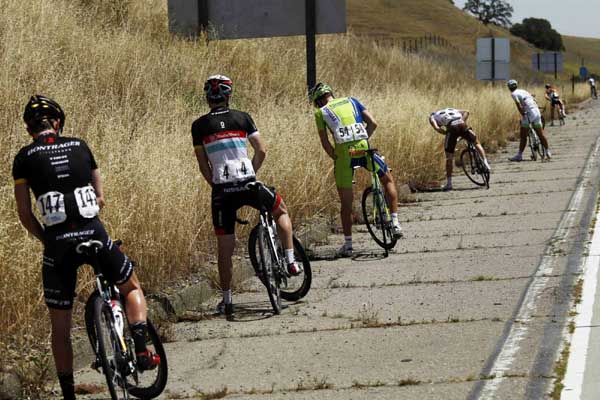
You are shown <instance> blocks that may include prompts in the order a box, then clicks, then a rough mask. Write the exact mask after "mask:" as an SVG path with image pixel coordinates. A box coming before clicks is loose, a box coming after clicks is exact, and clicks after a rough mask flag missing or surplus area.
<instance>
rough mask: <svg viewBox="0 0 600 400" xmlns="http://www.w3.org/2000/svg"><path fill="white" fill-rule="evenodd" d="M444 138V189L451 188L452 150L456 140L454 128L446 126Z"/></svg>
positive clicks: (456, 135) (454, 148) (454, 147)
mask: <svg viewBox="0 0 600 400" xmlns="http://www.w3.org/2000/svg"><path fill="white" fill-rule="evenodd" d="M447 129H448V132H447V133H446V139H445V141H444V152H445V154H446V189H452V171H453V169H454V151H455V150H456V143H457V142H458V134H457V132H456V128H455V127H453V126H448V128H447Z"/></svg>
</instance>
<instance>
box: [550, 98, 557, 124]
mask: <svg viewBox="0 0 600 400" xmlns="http://www.w3.org/2000/svg"><path fill="white" fill-rule="evenodd" d="M555 108H556V104H555V103H554V102H552V103H551V104H550V125H551V126H552V125H554V109H555Z"/></svg>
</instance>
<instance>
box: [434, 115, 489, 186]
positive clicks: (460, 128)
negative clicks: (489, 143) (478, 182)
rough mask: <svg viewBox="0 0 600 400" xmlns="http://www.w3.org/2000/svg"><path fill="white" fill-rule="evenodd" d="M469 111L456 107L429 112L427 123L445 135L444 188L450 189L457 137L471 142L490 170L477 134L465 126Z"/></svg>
mask: <svg viewBox="0 0 600 400" xmlns="http://www.w3.org/2000/svg"><path fill="white" fill-rule="evenodd" d="M469 115H470V113H469V111H466V110H457V109H456V108H446V109H443V110H439V111H436V112H433V113H431V115H430V116H429V123H430V124H431V126H432V127H433V129H435V130H436V131H437V132H439V133H441V134H442V135H446V139H445V141H444V151H445V152H446V186H444V188H443V189H444V190H445V191H448V190H452V167H453V164H454V150H456V143H457V142H458V138H459V137H462V138H463V139H465V140H466V141H468V142H469V143H473V144H474V145H475V148H476V149H477V151H478V152H479V154H480V155H481V158H482V159H483V163H484V164H485V166H486V168H487V169H488V171H491V168H490V164H489V163H488V161H487V158H486V156H485V151H484V150H483V147H482V146H481V144H480V143H479V140H478V139H477V135H475V133H474V132H473V130H472V129H471V128H469V127H468V126H467V123H466V122H467V119H468V118H469Z"/></svg>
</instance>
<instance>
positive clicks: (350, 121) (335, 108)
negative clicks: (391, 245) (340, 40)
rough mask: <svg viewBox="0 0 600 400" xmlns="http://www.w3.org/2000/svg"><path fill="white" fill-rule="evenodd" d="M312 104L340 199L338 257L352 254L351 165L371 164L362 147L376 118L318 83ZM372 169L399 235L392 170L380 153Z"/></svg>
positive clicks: (370, 132) (396, 234)
mask: <svg viewBox="0 0 600 400" xmlns="http://www.w3.org/2000/svg"><path fill="white" fill-rule="evenodd" d="M309 97H310V100H311V101H312V103H313V105H314V106H315V107H317V111H316V112H315V119H316V123H317V130H318V132H319V137H320V139H321V145H322V146H323V149H324V150H325V152H326V153H327V155H329V157H331V158H332V159H333V160H334V162H335V183H336V186H337V189H338V195H339V197H340V201H341V203H342V209H341V212H340V214H341V219H342V227H343V230H344V238H345V241H344V245H343V246H342V247H341V248H340V249H339V250H338V252H337V255H338V256H340V257H350V256H351V255H352V200H353V195H352V177H353V174H354V168H357V167H363V168H367V169H369V168H371V165H372V163H371V160H370V156H369V155H368V154H365V150H367V149H368V148H369V143H368V139H369V138H370V137H371V136H372V135H373V132H374V131H375V129H376V128H377V122H375V119H374V118H373V116H372V115H371V113H370V112H369V111H367V108H366V107H365V106H363V105H362V104H361V103H360V101H358V100H357V99H355V98H354V97H341V98H338V99H336V98H334V96H333V90H332V89H331V88H330V87H329V86H328V85H326V84H324V83H318V84H317V85H315V86H314V87H313V88H311V89H310V91H309ZM327 129H328V130H329V131H330V132H331V133H332V135H333V139H334V142H335V146H332V145H331V142H330V141H329V137H328V134H327ZM374 158H375V169H376V172H377V174H378V175H379V179H380V180H381V183H382V184H383V187H384V189H385V196H386V200H387V202H388V204H389V205H390V211H391V217H392V226H393V234H394V237H396V238H400V237H402V228H401V227H400V224H399V222H398V193H397V191H396V185H395V184H394V179H393V178H392V174H391V173H390V172H389V170H388V167H387V165H386V164H385V161H384V160H383V157H381V156H379V155H377V154H375V155H374Z"/></svg>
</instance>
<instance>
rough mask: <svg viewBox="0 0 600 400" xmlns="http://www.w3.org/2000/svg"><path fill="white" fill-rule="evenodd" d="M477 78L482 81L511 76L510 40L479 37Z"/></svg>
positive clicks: (492, 80)
mask: <svg viewBox="0 0 600 400" xmlns="http://www.w3.org/2000/svg"><path fill="white" fill-rule="evenodd" d="M476 76H477V79H478V80H480V81H491V82H492V84H493V83H494V82H495V81H497V80H507V79H509V78H510V41H509V40H508V39H498V38H494V37H492V38H479V39H477V69H476Z"/></svg>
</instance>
